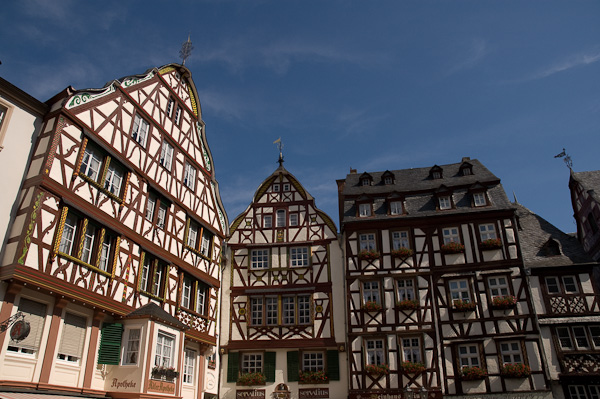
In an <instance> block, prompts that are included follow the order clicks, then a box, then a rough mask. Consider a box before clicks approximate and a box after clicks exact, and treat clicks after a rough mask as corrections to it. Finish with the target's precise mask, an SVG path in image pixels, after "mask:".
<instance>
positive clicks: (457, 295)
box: [448, 279, 471, 304]
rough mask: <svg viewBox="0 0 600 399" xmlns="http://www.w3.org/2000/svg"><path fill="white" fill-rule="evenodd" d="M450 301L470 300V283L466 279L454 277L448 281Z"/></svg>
mask: <svg viewBox="0 0 600 399" xmlns="http://www.w3.org/2000/svg"><path fill="white" fill-rule="evenodd" d="M448 290H449V292H450V300H451V303H452V304H454V302H455V301H463V302H471V289H470V283H469V280H467V279H456V280H449V281H448Z"/></svg>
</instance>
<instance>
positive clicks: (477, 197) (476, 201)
mask: <svg viewBox="0 0 600 399" xmlns="http://www.w3.org/2000/svg"><path fill="white" fill-rule="evenodd" d="M473 205H474V206H486V205H487V200H486V198H485V193H473Z"/></svg>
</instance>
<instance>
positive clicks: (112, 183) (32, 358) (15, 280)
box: [0, 64, 228, 399]
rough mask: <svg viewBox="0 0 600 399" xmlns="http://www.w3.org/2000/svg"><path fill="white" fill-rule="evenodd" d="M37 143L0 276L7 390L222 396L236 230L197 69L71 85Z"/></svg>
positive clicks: (2, 371) (0, 339)
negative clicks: (15, 319) (13, 327)
mask: <svg viewBox="0 0 600 399" xmlns="http://www.w3.org/2000/svg"><path fill="white" fill-rule="evenodd" d="M49 104H50V106H51V108H50V111H49V113H48V114H47V115H46V117H45V120H44V123H43V125H42V127H41V130H40V132H39V134H38V138H37V141H36V142H35V145H34V150H33V155H32V158H31V162H30V165H29V169H28V172H27V176H26V178H25V181H24V184H23V186H22V189H21V192H20V194H19V197H18V211H17V213H16V217H15V218H14V221H13V223H12V229H11V231H10V232H9V234H8V238H7V244H6V247H5V251H4V258H3V259H2V267H1V268H0V278H1V280H2V284H1V286H0V287H1V290H2V292H1V293H2V298H3V302H2V308H1V310H0V320H6V319H8V318H9V317H11V316H14V315H16V314H17V312H20V313H19V314H22V315H24V318H25V321H28V322H29V323H30V326H31V332H30V334H29V335H28V337H27V338H25V339H24V340H15V339H12V338H11V336H9V335H8V334H7V333H2V334H0V359H2V360H0V362H1V366H0V380H2V381H3V382H2V384H3V385H11V384H12V385H18V386H21V387H27V388H42V389H58V390H65V389H66V390H69V391H73V392H83V393H86V392H87V393H101V394H106V393H107V394H108V395H109V396H111V397H115V398H140V397H183V398H187V399H201V398H207V397H211V395H212V397H215V396H216V394H217V389H218V373H217V369H218V365H217V364H216V362H217V358H218V357H217V356H216V346H217V336H218V330H217V328H218V327H217V317H218V308H219V306H218V301H219V295H220V294H219V290H220V277H221V276H220V260H221V252H222V248H223V242H224V238H225V237H226V235H227V231H228V222H227V218H226V214H225V211H224V209H223V205H222V203H221V200H220V194H219V190H218V185H217V182H216V179H215V173H214V168H213V162H212V157H211V154H210V151H209V149H208V145H207V141H206V135H205V130H204V122H203V121H202V115H201V110H200V103H199V100H198V94H197V91H196V88H195V85H194V83H193V81H192V79H191V73H190V71H189V70H188V69H187V68H185V67H183V66H181V65H178V64H170V65H167V66H164V67H162V68H155V69H151V70H148V71H147V72H145V73H143V74H141V75H136V76H131V77H126V78H123V79H120V80H115V81H112V82H109V83H108V84H107V85H106V86H105V87H103V88H101V89H89V90H81V91H75V90H73V89H72V88H68V89H66V90H65V91H63V92H62V93H60V94H58V95H57V96H55V97H54V98H53V99H51V100H49Z"/></svg>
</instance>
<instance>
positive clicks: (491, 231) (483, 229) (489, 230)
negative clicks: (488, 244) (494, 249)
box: [479, 223, 496, 241]
mask: <svg viewBox="0 0 600 399" xmlns="http://www.w3.org/2000/svg"><path fill="white" fill-rule="evenodd" d="M479 237H480V238H481V241H485V240H492V239H493V240H495V239H496V228H495V227H494V225H493V224H492V223H489V224H480V225H479Z"/></svg>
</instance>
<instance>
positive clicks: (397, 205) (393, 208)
mask: <svg viewBox="0 0 600 399" xmlns="http://www.w3.org/2000/svg"><path fill="white" fill-rule="evenodd" d="M402 213H403V211H402V201H391V202H390V215H402Z"/></svg>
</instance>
